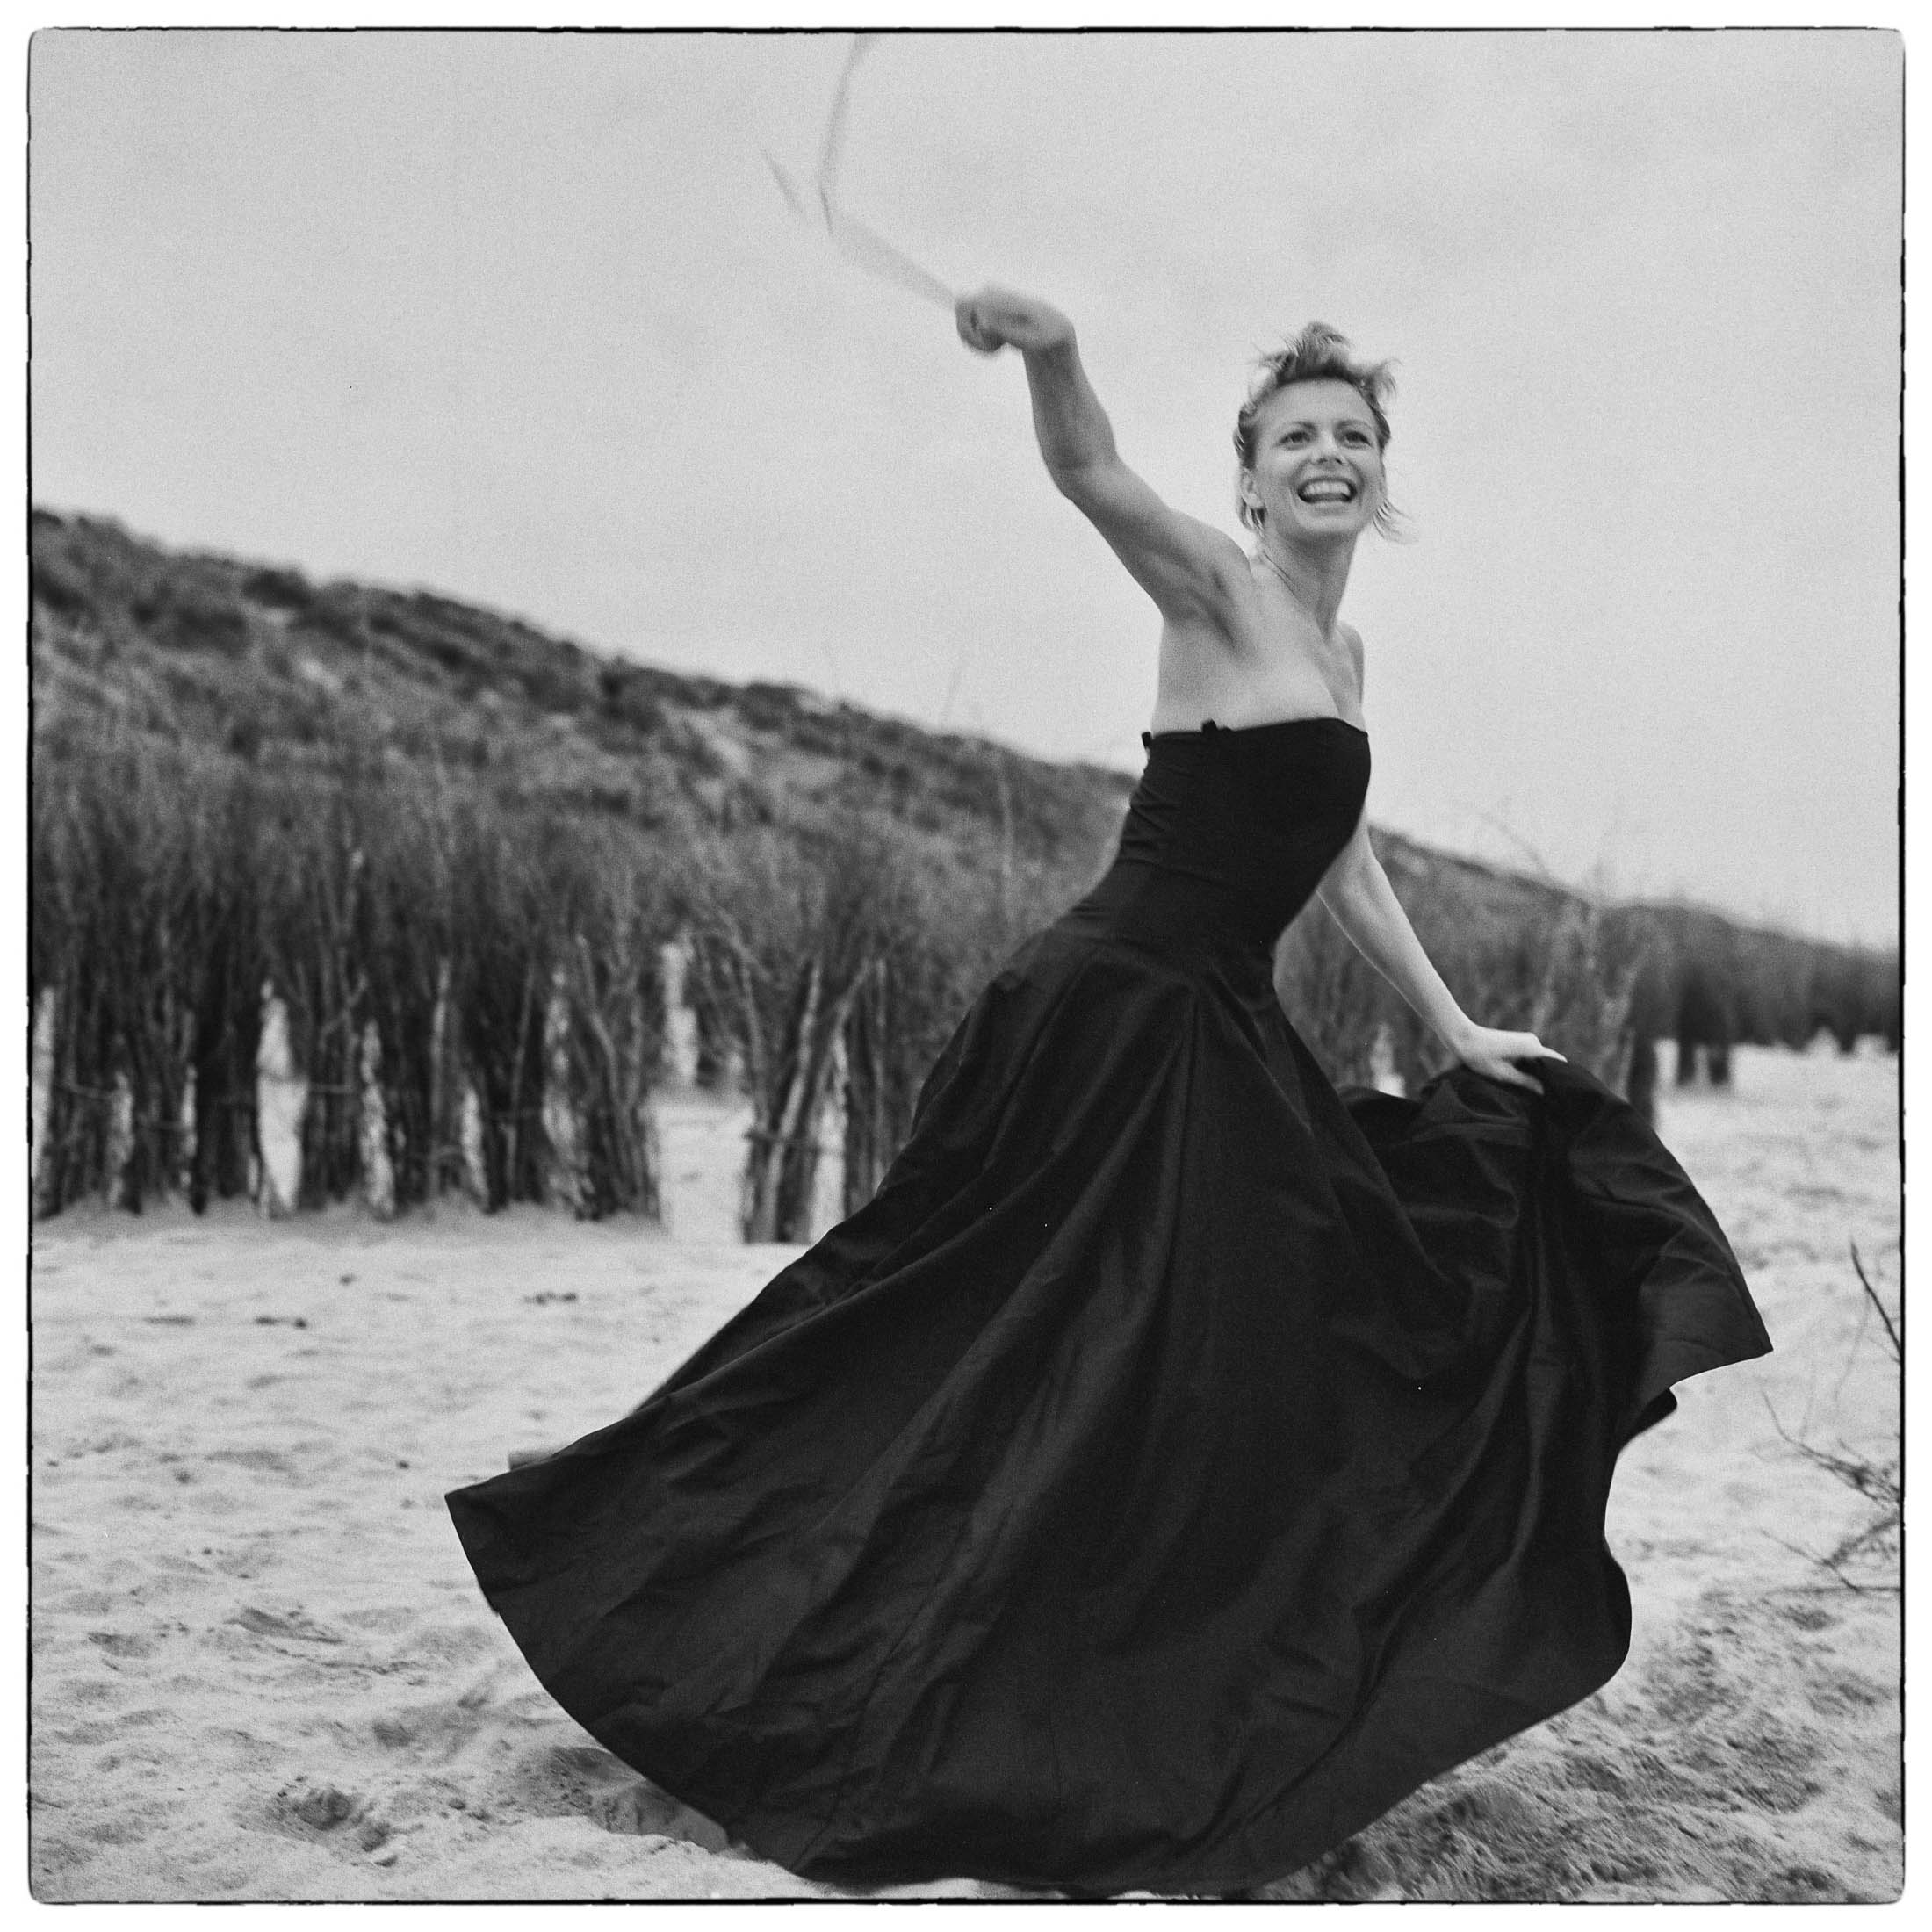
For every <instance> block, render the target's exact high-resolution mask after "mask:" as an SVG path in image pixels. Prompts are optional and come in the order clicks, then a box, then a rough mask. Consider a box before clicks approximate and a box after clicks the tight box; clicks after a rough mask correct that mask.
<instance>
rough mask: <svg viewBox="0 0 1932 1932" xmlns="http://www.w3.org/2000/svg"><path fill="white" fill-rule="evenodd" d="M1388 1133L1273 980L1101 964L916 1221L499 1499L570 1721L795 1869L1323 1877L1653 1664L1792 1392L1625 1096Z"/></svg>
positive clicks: (1529, 1098) (827, 1245) (1230, 957)
mask: <svg viewBox="0 0 1932 1932" xmlns="http://www.w3.org/2000/svg"><path fill="white" fill-rule="evenodd" d="M1537 1071H1538V1072H1539V1077H1540V1078H1542V1079H1543V1081H1544V1083H1545V1085H1546V1090H1547V1091H1546V1095H1545V1096H1544V1097H1543V1098H1541V1099H1539V1098H1538V1097H1536V1096H1534V1095H1532V1094H1527V1093H1525V1092H1522V1091H1520V1090H1517V1089H1511V1088H1508V1087H1504V1086H1503V1085H1499V1084H1496V1083H1494V1082H1490V1081H1488V1080H1484V1079H1482V1078H1478V1077H1476V1076H1474V1075H1472V1074H1469V1073H1467V1071H1457V1072H1454V1073H1452V1074H1450V1075H1448V1076H1445V1078H1442V1079H1439V1080H1437V1081H1435V1082H1432V1083H1431V1085H1429V1086H1428V1087H1426V1088H1425V1089H1424V1091H1423V1092H1421V1093H1420V1094H1419V1095H1418V1096H1417V1098H1415V1099H1392V1098H1389V1097H1387V1096H1384V1095H1380V1094H1372V1093H1354V1092H1351V1093H1350V1094H1349V1095H1348V1096H1347V1097H1346V1098H1345V1099H1344V1097H1342V1096H1340V1095H1338V1094H1337V1092H1336V1091H1335V1090H1334V1088H1333V1087H1331V1086H1330V1085H1329V1083H1328V1082H1327V1081H1326V1079H1324V1078H1323V1075H1322V1073H1321V1071H1320V1070H1319V1069H1318V1068H1317V1067H1316V1064H1315V1063H1314V1061H1313V1060H1312V1059H1311V1058H1310V1056H1309V1055H1308V1051H1307V1049H1306V1048H1305V1047H1304V1046H1303V1045H1302V1043H1301V1041H1300V1040H1299V1039H1298V1038H1297V1037H1296V1035H1295V1034H1294V1031H1293V1029H1292V1028H1291V1027H1289V1026H1288V1025H1287V1022H1286V1020H1284V1019H1283V1018H1282V1016H1281V1013H1280V1009H1279V1007H1278V1006H1277V1005H1276V1003H1275V1000H1274V998H1273V994H1272V989H1271V988H1270V986H1269V984H1268V980H1267V971H1266V962H1265V959H1264V958H1259V957H1258V956H1257V955H1252V954H1248V953H1242V952H1239V951H1233V950H1229V951H1224V952H1220V953H1216V952H1214V951H1212V950H1204V951H1203V952H1202V953H1200V955H1199V956H1195V957H1179V956H1175V955H1171V954H1162V953H1157V952H1154V951H1150V950H1145V949H1143V948H1141V947H1139V946H1136V945H1134V944H1130V943H1127V942H1125V941H1120V940H1118V939H1115V938H1110V937H1108V936H1107V935H1106V934H1104V933H1096V932H1094V931H1092V930H1090V929H1088V928H1087V927H1086V926H1083V924H1082V921H1081V920H1080V919H1079V918H1078V917H1070V918H1069V919H1065V920H1063V921H1062V922H1061V923H1060V925H1059V926H1056V927H1053V928H1051V929H1049V931H1047V932H1046V933H1043V934H1041V935H1039V936H1038V937H1037V938H1036V939H1034V940H1033V941H1030V942H1029V943H1028V945H1027V947H1025V948H1022V949H1021V951H1020V954H1019V955H1017V956H1016V957H1015V958H1014V960H1013V962H1011V963H1010V964H1009V965H1008V967H1007V968H1006V970H1005V971H1003V972H1002V973H1001V974H1000V976H999V977H998V979H996V980H995V981H994V982H993V984H991V986H990V987H989V988H988V989H987V991H985V993H984V995H983V996H982V997H981V998H980V1000H979V1001H978V1003H977V1005H976V1006H975V1007H974V1008H973V1010H972V1012H971V1013H970V1014H969V1016H968V1017H967V1019H966V1020H965V1021H964V1022H963V1023H962V1026H961V1027H960V1028H959V1030H958V1032H957V1034H955V1037H954V1039H953V1040H952V1042H951V1043H950V1044H949V1045H948V1048H947V1049H946V1052H945V1053H944V1055H943V1056H941V1060H940V1062H939V1063H938V1065H937V1066H936V1067H935V1068H934V1071H933V1074H932V1076H931V1078H930V1079H929V1081H928V1083H927V1085H926V1091H925V1093H924V1095H923V1098H922V1099H921V1103H920V1111H919V1121H918V1125H917V1128H916V1130H915V1132H914V1135H913V1136H912V1141H911V1142H910V1143H909V1144H908V1145H907V1147H906V1149H905V1152H904V1154H903V1155H902V1156H901V1157H900V1159H899V1160H898V1163H897V1164H895V1165H894V1167H893V1168H892V1170H891V1171H890V1174H889V1175H888V1177H887V1179H886V1181H885V1184H884V1185H883V1187H882V1188H881V1190H880V1192H879V1193H878V1195H877V1197H876V1199H875V1200H873V1201H872V1202H871V1204H870V1205H869V1206H868V1207H867V1208H864V1209H862V1210H861V1212H860V1213H859V1214H857V1215H854V1216H853V1217H852V1219H850V1220H849V1221H847V1222H845V1223H844V1224H843V1225H842V1226H840V1227H839V1228H837V1229H834V1230H833V1232H832V1233H831V1234H829V1235H827V1236H825V1239H824V1240H822V1241H820V1242H819V1243H818V1244H817V1245H816V1246H815V1247H813V1248H812V1249H811V1251H809V1252H808V1253H806V1254H805V1255H804V1256H803V1257H801V1258H799V1259H798V1260H797V1262H795V1263H794V1264H792V1265H790V1266H789V1267H788V1268H786V1269H785V1270H784V1271H783V1272H782V1273H781V1274H780V1275H779V1276H778V1277H777V1278H776V1279H775V1280H774V1281H773V1282H772V1283H771V1284H770V1285H769V1286H768V1287H767V1288H766V1289H765V1290H764V1291H763V1293H761V1294H760V1295H759V1296H758V1298H757V1299H756V1300H755V1301H753V1302H752V1303H751V1304H750V1305H749V1306H748V1307H746V1308H745V1309H744V1310H743V1311H742V1312H741V1313H740V1314H739V1315H738V1316H736V1317H735V1318H734V1319H733V1320H732V1321H731V1322H730V1323H727V1324H726V1326H725V1327H724V1329H722V1330H720V1331H719V1332H718V1333H717V1335H716V1336H714V1337H712V1338H711V1340H710V1342H708V1343H707V1344H705V1345H704V1346H703V1348H701V1349H700V1350H699V1351H698V1352H697V1353H696V1355H695V1356H693V1357H692V1359H690V1360H689V1361H688V1362H687V1363H686V1364H685V1365H684V1366H683V1367H682V1368H681V1369H680V1370H678V1372H677V1373H675V1374H674V1375H673V1376H672V1377H671V1379H670V1380H669V1381H667V1382H666V1383H665V1384H664V1385H663V1387H662V1388H659V1389H658V1390H657V1391H656V1393H655V1394H653V1395H651V1396H650V1398H649V1399H648V1400H647V1401H645V1402H644V1403H643V1404H642V1405H641V1406H640V1407H639V1408H638V1409H636V1410H635V1411H634V1412H632V1413H631V1415H628V1416H626V1417H624V1418H623V1419H622V1420H621V1421H618V1422H616V1423H614V1424H611V1425H610V1426H609V1428H606V1429H602V1430H600V1431H597V1432H596V1433H595V1434H593V1435H590V1436H588V1437H586V1438H583V1439H582V1440H581V1441H580V1442H577V1443H575V1444H573V1445H571V1446H570V1447H569V1448H568V1449H566V1450H565V1451H564V1452H562V1453H560V1454H559V1455H558V1456H556V1457H554V1458H552V1459H551V1460H548V1461H545V1462H542V1463H539V1464H536V1465H533V1466H530V1467H524V1468H521V1469H518V1470H516V1471H514V1472H513V1473H511V1474H507V1475H501V1476H498V1477H495V1478H494V1479H493V1480H491V1481H487V1482H483V1483H479V1484H477V1485H476V1486H474V1487H472V1488H469V1489H459V1490H457V1491H455V1492H453V1493H452V1494H451V1496H450V1499H449V1501H450V1508H451V1513H452V1515H453V1517H454V1518H455V1521H456V1525H457V1528H458V1532H459V1534H460V1535H461V1537H462V1539H463V1543H464V1546H465V1550H466V1551H467V1553H468V1554H469V1557H470V1560H471V1561H472V1564H473V1565H474V1567H475V1569H476V1572H477V1575H478V1576H479V1580H480V1581H481V1582H482V1585H483V1588H484V1590H485V1591H486V1593H487V1596H488V1597H489V1599H490V1601H491V1603H492V1604H494V1606H495V1608H496V1609H497V1611H499V1612H500V1613H501V1616H502V1618H503V1619H504V1621H505V1623H506V1624H507V1625H508V1628H509V1630H510V1632H511V1633H512V1635H513V1636H514V1637H515V1640H516V1642H517V1643H518V1644H519V1646H521V1647H522V1649H523V1653H524V1654H525V1655H526V1657H527V1658H528V1659H529V1661H530V1665H531V1667H532V1668H533V1669H534V1670H535V1671H536V1673H537V1676H538V1677H539V1678H540V1679H541V1680H542V1681H543V1683H544V1684H545V1685H546V1686H547V1687H548V1689H549V1690H550V1691H551V1694H552V1695H553V1696H554V1697H555V1698H557V1700H558V1702H559V1704H561V1705H563V1706H564V1708H565V1709H566V1710H567V1711H568V1712H570V1713H571V1714H572V1715H573V1717H575V1718H576V1719H578V1721H579V1722H580V1723H581V1724H582V1725H583V1726H584V1727H585V1728H586V1729H587V1730H588V1731H589V1732H590V1733H591V1734H593V1735H594V1736H595V1737H596V1738H597V1739H599V1740H600V1741H602V1743H603V1744H605V1745H607V1746H608V1747H609V1748H610V1749H611V1750H612V1751H614V1752H616V1754H617V1755H619V1756H620V1757H623V1758H624V1759H626V1760H627V1761H628V1762H629V1763H631V1764H633V1765H635V1766H636V1767H637V1768H638V1770H640V1771H642V1772H643V1773H644V1774H645V1776H646V1777H650V1778H651V1779H652V1781H653V1782H655V1783H656V1784H659V1785H660V1786H662V1787H663V1788H664V1789H665V1790H667V1791H671V1792H673V1793H674V1794H675V1795H676V1796H677V1797H679V1798H681V1799H684V1800H685V1801H686V1802H687V1803H688V1804H690V1805H692V1806H696V1807H697V1808H698V1809H699V1810H701V1811H703V1812H706V1813H709V1814H710V1815H711V1816H712V1817H713V1818H715V1819H716V1820H717V1821H718V1822H719V1823H720V1824H722V1825H724V1827H727V1828H728V1829H729V1830H730V1831H731V1832H732V1834H733V1835H734V1836H737V1837H739V1838H741V1839H743V1840H745V1841H746V1842H749V1844H750V1845H751V1846H752V1847H753V1849H755V1850H756V1851H758V1852H760V1853H761V1854H762V1855H763V1856H767V1857H769V1858H772V1859H774V1860H775V1861H777V1862H778V1863H779V1864H783V1865H785V1866H788V1867H789V1868H790V1869H791V1870H792V1871H797V1872H800V1873H804V1874H806V1875H808V1876H811V1877H813V1878H823V1879H826V1880H830V1881H833V1882H839V1883H845V1884H849V1885H883V1884H890V1883H907V1882H914V1881H918V1880H921V1879H926V1878H940V1877H945V1876H972V1877H979V1878H991V1879H997V1880H1003V1881H1006V1882H1008V1883H1011V1884H1014V1885H1033V1886H1047V1887H1069V1888H1078V1889H1079V1890H1082V1891H1086V1892H1111V1891H1124V1890H1129V1889H1143V1888H1144V1889H1151V1890H1154V1891H1162V1892H1196V1893H1198V1892H1220V1891H1230V1890H1236V1889H1240V1888H1244V1887H1246V1886H1250V1885H1257V1884H1259V1883H1262V1882H1265V1881H1266V1880H1269V1879H1272V1878H1278V1877H1280V1876H1281V1875H1282V1874H1284V1873H1285V1872H1287V1871H1291V1870H1293V1869H1294V1867H1296V1866H1297V1865H1300V1864H1304V1863H1306V1862H1307V1861H1308V1859H1310V1858H1312V1857H1315V1856H1317V1855H1319V1854H1320V1853H1322V1852H1323V1851H1324V1850H1326V1849H1329V1848H1330V1847H1332V1846H1334V1845H1336V1844H1337V1843H1338V1842H1340V1841H1341V1840H1343V1839H1344V1838H1345V1837H1347V1836H1348V1835H1350V1834H1351V1833H1352V1832H1354V1831H1356V1830H1358V1829H1359V1827H1362V1826H1363V1825H1366V1823H1368V1822H1369V1821H1370V1820H1373V1818H1375V1817H1376V1816H1377V1815H1378V1814H1379V1813H1381V1812H1383V1811H1384V1810H1386V1809H1387V1808H1388V1806H1391V1805H1393V1804H1394V1803H1395V1802H1396V1801H1397V1800H1398V1799H1401V1798H1402V1797H1403V1796H1405V1795H1406V1794H1407V1793H1408V1792H1409V1791H1412V1790H1413V1789H1414V1788H1415V1787H1416V1786H1417V1784H1421V1783H1422V1782H1423V1781H1424V1780H1425V1779H1427V1778H1429V1777H1432V1776H1434V1775H1435V1774H1437V1773H1438V1772H1440V1771H1442V1770H1446V1769H1447V1768H1449V1767H1450V1766H1452V1765H1453V1764H1456V1763H1460V1762H1461V1761H1462V1760H1464V1759H1466V1758H1468V1757H1470V1756H1472V1755H1474V1754H1475V1753H1477V1752H1479V1751H1481V1750H1483V1749H1484V1748H1487V1747H1488V1746H1489V1745H1491V1744H1493V1743H1496V1741H1499V1740H1501V1739H1503V1738H1504V1737H1507V1736H1509V1735H1510V1734H1511V1733H1513V1732H1516V1731H1519V1730H1521V1729H1522V1728H1523V1727H1525V1726H1527V1725H1531V1724H1534V1723H1536V1722H1537V1721H1538V1720H1539V1719H1543V1718H1546V1717H1548V1716H1550V1715H1552V1714H1553V1713H1554V1712H1558V1711H1561V1710H1562V1709H1563V1708H1564V1707H1565V1706H1566V1705H1569V1704H1571V1703H1574V1702H1575V1700H1576V1699H1578V1698H1582V1697H1584V1696H1586V1695H1587V1694H1588V1693H1589V1692H1590V1691H1593V1690H1595V1689H1596V1688H1597V1686H1598V1685H1600V1684H1602V1683H1604V1681H1605V1680H1606V1679H1607V1678H1608V1677H1609V1676H1611V1674H1612V1673H1613V1672H1614V1671H1615V1670H1616V1669H1617V1668H1618V1664H1619V1663H1620V1662H1621V1661H1622V1659H1623V1656H1624V1654H1625V1651H1626V1646H1627V1643H1628V1639H1629V1630H1630V1605H1629V1597H1628V1593H1627V1591H1626V1586H1625V1582H1624V1578H1623V1575H1622V1573H1621V1572H1620V1571H1619V1569H1618V1567H1617V1564H1616V1563H1615V1561H1613V1560H1612V1558H1611V1554H1610V1553H1609V1551H1608V1549H1607V1548H1606V1547H1605V1546H1604V1505H1605V1500H1606V1497H1607V1496H1608V1492H1609V1488H1610V1481H1611V1470H1612V1466H1613V1464H1614V1461H1615V1459H1616V1456H1617V1453H1618V1450H1619V1449H1620V1448H1621V1447H1622V1445H1624V1444H1625V1443H1626V1442H1627V1441H1629V1439H1630V1438H1631V1437H1632V1436H1633V1435H1634V1434H1635V1433H1636V1432H1637V1431H1639V1430H1641V1429H1643V1428H1646V1427H1647V1426H1648V1425H1649V1424H1652V1423H1654V1422H1656V1421H1657V1420H1658V1419H1659V1418H1660V1417H1662V1416H1664V1415H1666V1414H1668V1413H1669V1410H1670V1409H1672V1408H1673V1407H1674V1406H1675V1402H1674V1398H1673V1397H1672V1395H1671V1394H1670V1392H1669V1391H1670V1385H1671V1384H1672V1383H1673V1382H1674V1381H1679V1380H1681V1379H1683V1377H1686V1376H1689V1375H1693V1374H1697V1373H1700V1372H1702V1371H1704V1370H1705V1369H1710V1368H1715V1367H1717V1366H1720V1365H1722V1364H1724V1363H1727V1362H1735V1361H1739V1360H1741V1359H1746V1358H1748V1357H1750V1356H1754V1355H1758V1354H1762V1353H1763V1352H1765V1351H1766V1350H1767V1349H1768V1348H1769V1347H1770V1343H1769V1341H1768V1339H1767V1338H1766V1336H1765V1333H1764V1329H1763V1323H1761V1322H1760V1320H1759V1318H1758V1316H1757V1312H1756V1310H1755V1308H1754V1307H1753V1305H1752V1302H1751V1300H1750V1296H1749V1294H1748V1291H1747V1289H1746V1287H1745V1285H1744V1282H1743V1280H1742V1277H1741V1274H1740V1273H1739V1271H1738V1267H1737V1264H1736V1262H1735V1260H1734V1258H1733V1256H1732V1253H1731V1251H1730V1249H1729V1247H1728V1245H1727V1243H1726V1241H1725V1238H1724V1236H1723V1234H1722V1232H1721V1231H1720V1230H1719V1227H1718V1225H1717V1223H1716V1222H1715V1221H1714V1220H1713V1219H1712V1215H1711V1213H1710V1211H1709V1209H1708V1208H1706V1207H1705V1204H1704V1202H1703V1201H1702V1200H1700V1199H1699V1198H1698V1194H1697V1193H1696V1191H1695V1190H1694V1189H1693V1188H1692V1186H1691V1184H1690V1182H1689V1181H1688V1180H1687V1179H1686V1178H1685V1177H1684V1174H1683V1171H1682V1170H1681V1169H1680V1168H1679V1167H1678V1165H1677V1164H1676V1162H1675V1161H1674V1160H1673V1159H1672V1158H1671V1157H1670V1156H1669V1154H1668V1153H1667V1152H1666V1151H1665V1150H1664V1149H1663V1148H1662V1146H1661V1145H1660V1144H1659V1143H1658V1142H1657V1140H1656V1138H1655V1136H1654V1135H1653V1134H1651V1132H1650V1131H1649V1130H1648V1129H1647V1128H1646V1127H1645V1126H1644V1125H1643V1124H1642V1122H1641V1121H1640V1120H1639V1119H1638V1117H1637V1116H1636V1115H1635V1114H1633V1112H1632V1111H1631V1109H1630V1108H1629V1107H1626V1105H1625V1104H1624V1103H1623V1102H1622V1101H1620V1100H1618V1099H1617V1098H1615V1097H1614V1096H1613V1095H1612V1094H1611V1093H1610V1092H1607V1091H1606V1090H1605V1089H1604V1087H1603V1086H1601V1085H1599V1084H1598V1083H1597V1081H1595V1080H1593V1079H1592V1078H1590V1077H1589V1076H1588V1075H1586V1074H1583V1073H1582V1072H1579V1071H1575V1070H1572V1069H1570V1068H1568V1067H1566V1066H1563V1065H1560V1064H1556V1063H1546V1064H1544V1065H1542V1066H1540V1067H1539V1069H1538V1070H1537Z"/></svg>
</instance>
